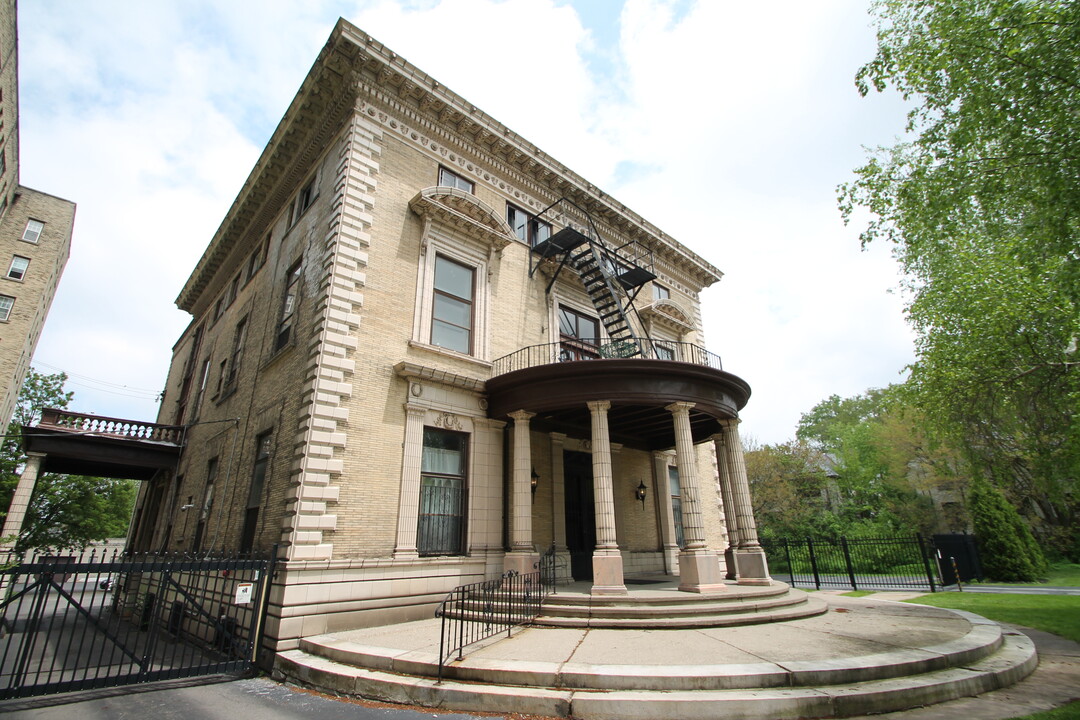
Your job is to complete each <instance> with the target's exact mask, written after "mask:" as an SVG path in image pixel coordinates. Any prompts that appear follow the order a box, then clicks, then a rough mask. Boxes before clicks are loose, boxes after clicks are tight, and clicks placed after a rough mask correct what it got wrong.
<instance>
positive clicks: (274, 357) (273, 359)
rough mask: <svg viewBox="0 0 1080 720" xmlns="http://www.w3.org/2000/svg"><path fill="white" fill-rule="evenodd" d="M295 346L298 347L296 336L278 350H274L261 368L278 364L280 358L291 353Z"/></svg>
mask: <svg viewBox="0 0 1080 720" xmlns="http://www.w3.org/2000/svg"><path fill="white" fill-rule="evenodd" d="M295 347H296V339H295V336H294V338H293V339H291V340H289V342H287V343H285V344H284V345H282V346H281V347H280V348H278V349H277V350H275V351H274V352H272V353H271V354H270V357H268V358H266V362H264V363H263V364H262V368H260V369H262V370H265V369H267V368H268V367H270V366H271V365H276V364H277V362H278V360H280V359H281V358H283V357H285V356H286V355H290V354H291V353H292V350H293V348H295Z"/></svg>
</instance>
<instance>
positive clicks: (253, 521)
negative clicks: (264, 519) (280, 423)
mask: <svg viewBox="0 0 1080 720" xmlns="http://www.w3.org/2000/svg"><path fill="white" fill-rule="evenodd" d="M272 439H273V431H267V432H264V433H262V434H260V435H259V436H258V437H257V438H255V463H254V465H253V466H252V468H251V485H250V486H249V487H248V497H247V509H246V511H245V513H244V526H243V528H242V529H241V531H240V552H248V551H250V550H251V549H252V547H254V545H255V529H256V528H257V527H258V522H259V506H260V505H261V504H262V495H263V488H265V487H266V471H267V469H268V468H269V465H270V447H271V444H272V443H271V441H272Z"/></svg>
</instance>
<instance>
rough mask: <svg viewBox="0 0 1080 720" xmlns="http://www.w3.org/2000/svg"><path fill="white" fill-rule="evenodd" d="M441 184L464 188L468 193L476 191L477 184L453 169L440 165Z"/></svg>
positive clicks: (459, 188)
mask: <svg viewBox="0 0 1080 720" xmlns="http://www.w3.org/2000/svg"><path fill="white" fill-rule="evenodd" d="M439 185H442V186H444V187H452V188H457V189H458V190H464V191H465V192H467V193H472V194H475V193H476V185H475V183H473V181H472V180H468V179H466V178H464V177H462V176H461V175H458V174H457V173H456V172H454V171H453V170H449V169H447V168H444V167H441V166H440V167H439Z"/></svg>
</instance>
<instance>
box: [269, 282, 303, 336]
mask: <svg viewBox="0 0 1080 720" xmlns="http://www.w3.org/2000/svg"><path fill="white" fill-rule="evenodd" d="M302 269H303V264H302V261H300V260H297V261H296V264H295V265H293V266H292V267H291V268H289V272H288V273H286V275H285V296H284V297H283V298H282V300H281V319H280V320H279V321H278V331H277V337H276V339H275V340H274V351H275V352H277V351H278V350H280V349H281V348H283V347H285V346H286V345H288V344H289V341H290V340H292V339H293V325H295V324H296V310H297V307H298V306H299V304H300V278H301V276H302V272H301V271H302Z"/></svg>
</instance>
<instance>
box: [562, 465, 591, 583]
mask: <svg viewBox="0 0 1080 720" xmlns="http://www.w3.org/2000/svg"><path fill="white" fill-rule="evenodd" d="M563 478H564V482H565V497H566V547H567V549H568V550H569V551H570V574H571V575H572V576H573V578H574V579H575V580H592V556H593V549H594V548H595V547H596V507H595V505H594V504H593V474H592V455H589V454H588V453H583V452H573V451H570V450H567V451H566V452H564V453H563Z"/></svg>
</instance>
